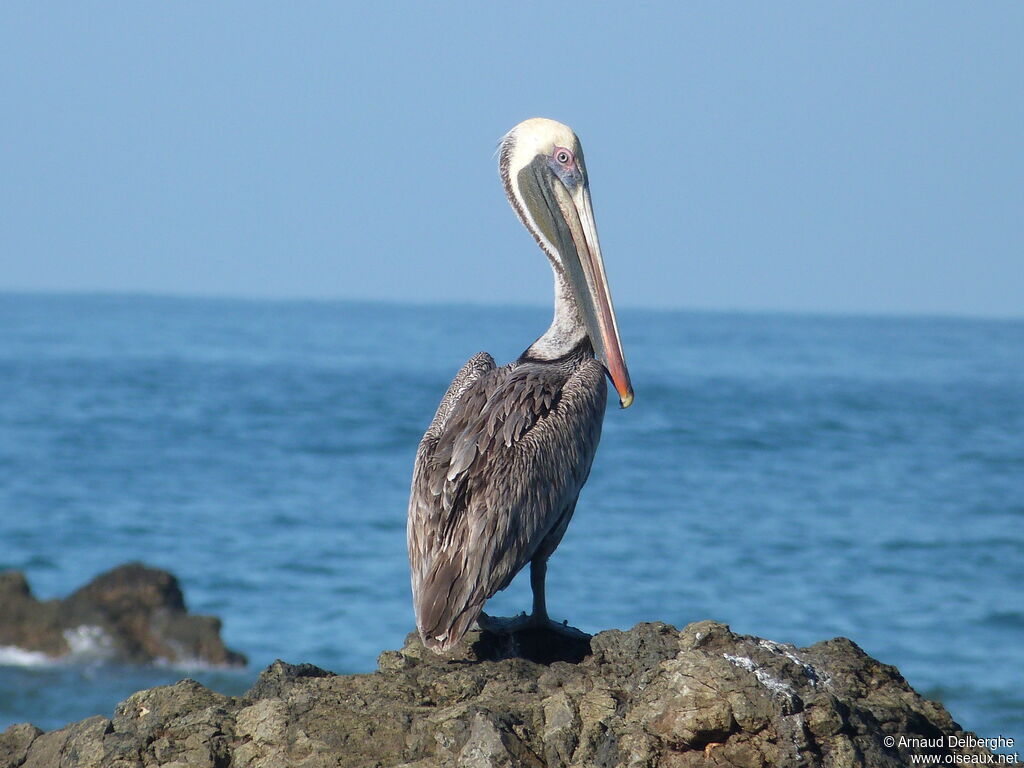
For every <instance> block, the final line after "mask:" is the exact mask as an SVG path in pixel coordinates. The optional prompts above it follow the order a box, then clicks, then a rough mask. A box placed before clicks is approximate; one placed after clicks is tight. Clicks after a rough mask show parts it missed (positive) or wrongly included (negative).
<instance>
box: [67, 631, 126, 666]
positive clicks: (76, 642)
mask: <svg viewBox="0 0 1024 768" xmlns="http://www.w3.org/2000/svg"><path fill="white" fill-rule="evenodd" d="M64 641H65V642H66V643H67V644H68V648H69V652H68V655H67V656H66V657H65V659H67V660H68V661H72V662H83V661H104V660H106V659H110V658H112V657H113V656H114V654H115V650H114V641H113V639H112V638H111V637H110V635H108V634H107V633H106V632H104V631H103V630H102V629H101V628H100V627H97V626H93V625H90V624H82V625H80V626H77V627H72V628H71V629H65V630H64Z"/></svg>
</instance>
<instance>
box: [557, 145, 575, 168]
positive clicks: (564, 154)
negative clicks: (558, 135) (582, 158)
mask: <svg viewBox="0 0 1024 768" xmlns="http://www.w3.org/2000/svg"><path fill="white" fill-rule="evenodd" d="M555 161H556V162H557V163H558V164H559V165H565V166H569V165H572V152H570V151H569V150H568V149H564V148H563V147H555Z"/></svg>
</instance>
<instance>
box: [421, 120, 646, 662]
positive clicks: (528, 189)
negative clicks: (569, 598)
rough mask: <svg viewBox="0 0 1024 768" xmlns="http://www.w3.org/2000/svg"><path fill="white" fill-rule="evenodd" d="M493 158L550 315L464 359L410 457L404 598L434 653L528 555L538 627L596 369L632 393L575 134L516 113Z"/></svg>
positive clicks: (582, 476)
mask: <svg viewBox="0 0 1024 768" xmlns="http://www.w3.org/2000/svg"><path fill="white" fill-rule="evenodd" d="M566 132H568V133H566ZM563 145H564V146H563ZM566 156H568V158H569V160H574V158H575V156H579V157H580V160H579V163H578V164H577V163H575V162H567V161H566V160H565V158H566ZM501 158H502V159H501V169H502V178H503V181H504V182H505V188H506V193H507V194H508V196H509V200H510V202H512V204H513V208H514V209H515V210H516V212H517V213H518V215H519V216H520V219H521V220H522V221H523V223H524V224H525V225H526V227H527V228H528V229H529V230H530V231H531V232H532V233H533V234H534V236H535V238H536V239H537V241H538V242H539V243H540V245H541V247H542V249H543V250H544V251H545V253H546V254H547V255H548V257H549V259H550V261H551V264H552V267H553V269H554V273H555V297H556V298H555V319H554V321H553V322H552V325H551V328H550V329H549V330H548V332H547V333H545V334H544V335H543V336H541V337H540V338H539V339H538V340H537V341H536V342H534V344H533V345H531V346H530V348H529V349H527V350H526V352H524V353H523V354H522V355H521V356H520V357H519V359H518V360H516V361H515V362H513V363H510V364H509V365H506V366H503V367H500V368H499V367H497V366H496V365H495V363H494V360H493V358H491V356H490V355H488V354H487V353H485V352H482V353H480V354H478V355H476V356H475V357H473V358H472V359H470V360H469V362H467V363H466V364H465V365H464V366H463V367H462V370H460V371H459V373H458V375H457V376H456V377H455V380H454V381H453V382H452V383H451V385H450V386H449V388H448V392H447V393H446V394H445V396H444V398H443V399H442V400H441V404H440V406H439V407H438V410H437V414H436V415H435V416H434V420H433V421H432V422H431V424H430V427H429V428H428V429H427V432H426V434H425V435H424V436H423V440H422V441H421V442H420V446H419V450H418V451H417V453H416V463H415V467H414V470H413V478H412V489H411V493H410V499H409V519H408V545H409V563H410V567H411V571H412V589H413V603H414V606H415V609H416V623H417V627H418V629H419V631H420V634H421V636H422V638H423V641H424V643H425V644H426V645H427V646H428V647H431V648H434V649H435V650H438V651H442V650H445V649H447V648H449V647H451V646H452V645H454V644H455V643H457V642H458V641H459V639H461V637H462V636H463V634H464V633H465V632H466V630H467V629H469V627H470V626H471V625H472V624H473V622H474V621H476V620H477V619H478V618H479V617H480V615H481V610H482V608H483V604H484V602H485V601H486V600H487V599H488V598H489V597H491V596H492V595H494V594H495V593H496V592H498V591H499V590H502V589H504V588H505V587H507V586H508V584H509V583H510V582H511V581H512V579H513V577H514V576H515V575H516V574H517V573H518V572H519V571H520V570H521V569H522V568H523V566H525V565H526V564H527V563H531V564H532V586H533V590H534V610H533V615H532V616H531V617H530V618H529V620H528V621H530V622H532V623H533V624H538V623H549V622H548V619H547V614H546V608H545V602H544V574H545V569H546V563H547V559H548V557H549V556H550V555H551V553H552V552H553V551H554V550H555V547H557V546H558V543H559V541H561V538H562V535H563V534H564V533H565V529H566V526H567V525H568V523H569V519H570V518H571V517H572V513H573V510H574V509H575V506H576V499H577V497H578V496H579V493H580V489H581V488H582V487H583V484H584V483H585V482H586V480H587V476H588V475H589V474H590V466H591V462H592V461H593V459H594V453H595V451H596V449H597V444H598V441H599V439H600V436H601V424H602V421H603V419H604V411H605V404H606V399H607V384H606V381H605V376H606V375H608V374H609V373H610V374H611V375H612V377H613V381H614V382H615V383H616V388H617V389H618V390H619V393H620V397H621V398H622V402H623V405H624V406H625V405H628V404H629V403H630V402H631V401H632V389H631V388H630V386H629V377H628V373H627V372H626V370H625V364H624V363H623V362H622V351H621V347H620V346H619V342H618V335H617V330H616V328H615V318H614V314H612V310H611V303H610V296H609V295H608V292H607V286H606V285H605V284H604V282H603V280H604V274H603V265H602V264H601V258H600V250H599V246H598V245H597V242H596V230H595V229H594V228H593V222H592V213H591V212H590V203H589V192H588V191H587V181H586V176H585V170H584V169H583V166H582V156H581V154H580V150H579V142H578V139H576V137H575V135H574V134H572V132H571V131H570V130H569V129H568V128H566V127H565V126H562V125H560V124H558V123H554V122H553V121H544V120H533V121H526V122H525V123H521V124H520V125H519V126H517V127H516V128H515V129H513V131H512V132H510V133H509V134H508V135H507V136H506V137H505V139H504V140H503V142H502V150H501ZM549 168H550V170H548V169H549ZM558 185H560V186H558ZM569 205H572V206H573V208H572V209H571V210H570V209H569V208H568V207H567V206H569ZM573 211H576V213H575V215H576V216H577V218H576V220H575V222H573V220H572V216H573V215H574V214H573ZM595 265H596V266H595ZM585 273H586V274H585ZM601 297H605V298H604V299H603V301H604V304H603V305H602V304H601V301H602V299H601ZM603 307H606V309H604V308H603ZM595 349H596V350H598V356H599V357H602V359H604V360H605V361H606V362H605V364H602V362H601V361H599V360H598V359H595ZM606 365H607V366H608V367H607V369H606Z"/></svg>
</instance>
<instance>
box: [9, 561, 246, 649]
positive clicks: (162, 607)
mask: <svg viewBox="0 0 1024 768" xmlns="http://www.w3.org/2000/svg"><path fill="white" fill-rule="evenodd" d="M76 640H78V641H82V642H81V643H80V644H89V646H90V648H91V652H93V653H95V654H97V655H99V656H101V657H103V658H107V659H110V660H112V661H121V662H129V663H138V664H142V663H147V662H152V661H155V660H157V659H161V660H166V661H171V662H194V661H202V662H206V663H209V664H219V665H227V666H238V665H244V664H245V657H244V656H242V655H241V654H240V653H236V652H235V651H232V650H230V649H229V648H227V647H225V645H224V643H223V641H222V640H221V637H220V620H219V619H217V618H215V617H213V616H194V615H191V614H189V613H188V611H187V610H186V608H185V599H184V596H183V595H182V593H181V588H180V587H179V586H178V580H177V579H176V578H175V577H174V576H173V575H171V574H170V573H168V572H167V571H161V570H158V569H156V568H147V567H146V566H144V565H142V564H140V563H129V564H127V565H122V566H119V567H117V568H115V569H113V570H111V571H107V572H106V573H103V574H100V575H99V576H97V577H96V578H95V579H93V580H92V581H91V582H89V583H88V584H86V585H85V586H84V587H82V588H81V589H79V590H77V591H76V592H74V593H73V594H71V595H70V596H68V597H66V598H65V599H63V600H46V601H40V600H37V599H36V598H35V596H34V595H33V594H32V590H31V589H30V588H29V584H28V581H27V580H26V578H25V575H24V574H23V573H21V572H20V571H7V572H4V573H0V646H15V647H18V648H22V649H24V650H27V651H37V652H39V653H45V654H46V655H48V656H53V657H55V658H59V657H63V656H66V655H68V654H69V653H71V652H72V651H74V650H75V649H74V648H73V646H74V645H75V643H76Z"/></svg>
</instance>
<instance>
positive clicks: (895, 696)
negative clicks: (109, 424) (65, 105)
mask: <svg viewBox="0 0 1024 768" xmlns="http://www.w3.org/2000/svg"><path fill="white" fill-rule="evenodd" d="M516 653H519V654H523V655H524V656H526V657H533V659H537V658H541V659H542V661H543V662H546V663H542V661H537V660H532V659H531V658H525V657H521V656H513V655H512V654H516ZM559 657H564V658H567V659H570V660H568V661H567V660H557V659H558V658H559ZM951 736H952V737H956V738H957V739H960V740H961V742H956V743H962V740H966V739H970V738H971V737H972V736H973V735H972V734H965V733H963V732H962V731H961V729H960V727H959V726H958V725H957V724H956V723H954V722H953V720H952V719H951V718H950V716H949V714H948V713H947V712H946V710H945V709H943V708H942V706H940V705H939V704H936V703H934V702H930V701H926V700H925V699H923V698H921V697H920V696H919V695H918V694H917V693H915V692H914V691H913V690H912V689H911V688H910V686H908V685H907V683H906V682H905V681H904V680H903V678H902V677H901V676H900V674H899V672H898V671H897V670H896V669H895V668H894V667H890V666H887V665H884V664H881V663H879V662H877V661H875V660H874V659H872V658H871V657H869V656H868V655H867V654H865V653H864V652H863V651H862V650H861V649H860V648H858V647H857V646H856V645H855V644H854V643H852V642H851V641H849V640H846V639H843V638H838V639H835V640H829V641H827V642H823V643H818V644H816V645H813V646H811V647H809V648H802V649H798V648H795V647H793V646H789V645H781V644H778V643H774V642H771V641H768V640H762V639H759V638H756V637H748V636H740V635H736V634H733V633H732V632H731V631H730V630H729V628H728V627H727V626H725V625H723V624H717V623H714V622H710V621H705V622H700V623H697V624H691V625H690V626H688V627H686V628H685V629H684V630H683V631H682V632H680V631H678V630H677V629H675V628H673V627H670V626H667V625H665V624H639V625H637V626H636V627H634V628H633V629H632V630H630V631H628V632H620V631H617V630H612V631H608V632H602V633H600V634H598V635H596V636H594V637H593V638H592V639H591V640H590V642H589V648H584V649H583V653H582V656H581V655H580V648H579V646H578V644H575V645H574V644H572V642H571V641H570V642H568V644H566V641H564V639H563V638H561V637H560V636H559V637H556V636H548V637H547V638H546V642H544V643H542V642H540V638H539V637H536V636H534V637H517V638H513V639H512V641H511V642H498V641H497V640H496V639H495V638H494V637H493V636H489V635H487V634H486V633H479V632H474V633H470V634H469V635H467V637H466V639H465V640H464V641H463V643H462V644H461V645H460V646H459V647H458V648H457V649H456V650H455V651H454V652H453V653H451V654H449V655H448V656H445V657H440V656H436V655H435V654H433V653H432V652H430V651H427V650H426V649H424V647H423V645H422V644H421V643H420V641H419V639H418V638H417V637H416V636H415V635H410V636H409V638H408V640H407V641H406V644H405V647H404V648H403V649H402V650H400V651H386V652H384V653H383V654H381V657H380V660H379V669H378V671H376V672H374V673H372V674H366V675H344V676H338V675H333V674H332V673H330V672H327V671H325V670H322V669H319V668H317V667H314V666H312V665H309V664H303V665H299V666H293V665H291V664H286V663H284V662H281V661H278V662H275V663H274V664H272V665H271V666H270V667H268V668H267V669H266V670H265V671H264V672H263V673H262V674H261V675H260V678H259V680H258V681H257V683H256V684H255V685H254V686H253V688H252V689H251V690H250V691H249V692H248V693H247V694H246V695H245V696H242V697H240V698H229V697H226V696H222V695H220V694H217V693H214V692H212V691H210V690H208V689H206V688H204V687H202V686H201V685H199V684H198V683H195V682H193V681H191V680H184V681H182V682H180V683H178V684H177V685H172V686H166V687H161V688H153V689H150V690H147V691H141V692H139V693H136V694H135V695H134V696H132V697H130V698H129V699H127V700H126V701H124V702H122V703H121V704H119V705H118V706H117V709H116V710H115V712H114V715H113V717H112V718H109V719H108V718H104V717H94V718H90V719H88V720H83V721H81V722H79V723H75V724H72V725H69V726H67V727H66V728H63V729H61V730H59V731H53V732H50V733H46V734H42V733H40V732H39V731H38V730H37V729H34V728H32V727H31V726H29V725H17V726H12V727H11V728H10V729H8V730H7V731H6V733H4V734H3V735H0V768H8V766H25V768H32V766H51V765H54V766H55V765H58V764H59V765H61V766H66V767H67V768H77V767H78V766H109V767H110V768H113V767H114V766H116V767H117V768H142V767H143V766H146V767H148V766H156V765H163V766H177V767H182V766H194V767H195V768H204V767H205V768H214V767H218V766H232V768H240V767H241V766H248V767H250V768H278V767H280V766H301V767H302V768H318V767H319V766H405V768H413V767H415V768H427V767H428V766H469V767H473V766H532V767H534V768H540V767H542V766H544V767H548V768H551V767H553V766H620V765H621V766H637V767H639V766H646V767H648V768H653V767H655V766H680V767H682V766H716V765H717V766H750V767H752V768H753V767H754V766H872V767H873V768H885V767H888V766H892V767H893V768H895V767H896V766H904V765H907V764H909V762H910V755H911V754H912V753H921V754H934V755H939V756H940V757H939V761H942V759H943V757H944V756H945V755H948V754H959V755H987V754H988V753H987V752H985V751H984V750H983V749H980V748H974V749H971V748H958V747H955V746H949V745H950V744H952V743H954V742H952V741H951V740H950V738H949V737H951ZM887 738H890V740H889V741H887ZM888 744H893V746H888ZM908 744H909V745H918V746H908ZM928 744H937V746H927V745H928ZM961 759H962V758H961Z"/></svg>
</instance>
